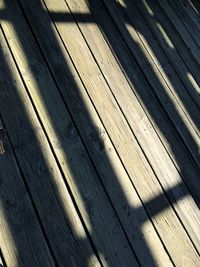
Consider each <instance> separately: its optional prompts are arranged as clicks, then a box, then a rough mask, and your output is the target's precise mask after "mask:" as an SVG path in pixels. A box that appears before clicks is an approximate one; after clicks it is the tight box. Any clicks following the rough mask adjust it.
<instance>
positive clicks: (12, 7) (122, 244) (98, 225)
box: [2, 2, 138, 266]
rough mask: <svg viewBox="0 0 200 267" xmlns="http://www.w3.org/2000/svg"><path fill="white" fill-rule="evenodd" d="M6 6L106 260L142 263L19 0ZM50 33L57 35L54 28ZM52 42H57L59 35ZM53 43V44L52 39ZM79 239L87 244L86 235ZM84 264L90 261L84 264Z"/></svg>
mask: <svg viewBox="0 0 200 267" xmlns="http://www.w3.org/2000/svg"><path fill="white" fill-rule="evenodd" d="M35 4H36V2H35ZM6 7H7V10H8V11H7V15H8V17H6V18H7V19H10V20H11V23H13V25H14V27H15V28H14V29H13V27H12V26H11V25H10V23H9V24H8V23H6V22H4V23H2V24H3V29H4V31H5V33H6V36H7V40H8V42H9V45H10V47H11V49H12V52H13V54H14V56H15V59H16V62H17V64H18V67H19V69H20V71H21V73H22V74H23V78H24V81H25V83H26V86H27V89H28V91H29V93H30V95H31V98H32V99H33V101H34V105H35V107H36V109H37V111H38V113H39V115H40V119H41V121H42V123H43V125H44V128H45V131H46V133H47V134H48V137H49V142H50V143H51V145H52V147H53V149H54V152H55V154H56V156H57V159H58V161H59V163H60V168H62V170H63V173H64V174H65V178H66V180H67V182H68V185H69V187H70V189H71V191H72V193H73V197H74V199H75V200H76V203H77V206H78V208H79V210H80V213H81V216H82V218H83V220H84V223H85V225H86V227H87V229H88V231H89V233H90V236H91V238H92V240H93V242H94V245H95V247H96V249H97V251H98V253H99V256H100V258H101V260H102V262H103V264H104V265H105V266H107V265H108V266H122V265H125V266H138V264H137V261H136V259H135V257H134V254H133V252H132V250H131V249H130V246H129V243H128V241H127V239H126V236H125V234H124V232H123V230H122V227H121V225H120V224H119V221H118V218H117V216H116V215H115V213H114V211H113V208H112V206H111V204H110V202H109V199H108V197H107V196H106V194H105V191H104V189H103V188H102V185H101V183H100V181H99V177H98V176H97V174H96V172H95V170H94V168H93V166H92V164H91V162H90V159H89V158H88V155H87V153H86V151H85V149H84V147H83V145H82V143H81V140H80V138H79V135H78V133H77V131H76V129H75V127H74V125H73V122H72V121H71V119H70V116H69V114H68V112H67V109H66V107H65V106H64V104H63V101H62V98H61V97H60V95H59V93H58V91H57V88H56V86H55V83H54V82H53V80H52V78H51V75H50V73H49V71H48V69H47V67H46V65H45V61H44V60H43V58H42V56H41V54H40V53H39V51H38V46H37V43H36V42H35V40H34V39H33V37H32V35H31V34H30V32H29V29H28V28H27V25H26V23H25V22H24V20H23V16H22V14H21V12H20V11H19V9H18V8H17V5H16V3H10V2H9V3H7V5H6ZM38 13H39V10H38V11H37V14H38ZM43 13H44V11H43ZM9 14H10V15H9ZM13 15H14V16H13ZM33 23H34V22H33ZM46 27H47V28H48V29H51V24H46ZM51 33H52V37H53V36H54V33H53V31H52V32H51ZM54 42H55V44H56V39H54ZM51 45H52V46H54V43H52V44H51ZM54 56H56V54H55V55H54ZM64 67H65V66H64ZM64 67H63V70H64V71H66V68H67V63H66V68H64ZM68 72H69V70H68ZM66 89H67V88H66ZM77 90H78V88H77ZM59 190H61V189H60V188H59ZM67 204H68V201H67V199H64V200H63V205H67ZM77 242H79V243H80V244H82V242H83V244H84V239H83V240H80V241H78V240H77ZM77 258H78V257H77ZM88 258H89V257H88ZM85 265H86V263H84V264H83V265H82V266H85Z"/></svg>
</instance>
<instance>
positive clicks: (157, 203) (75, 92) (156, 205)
mask: <svg viewBox="0 0 200 267" xmlns="http://www.w3.org/2000/svg"><path fill="white" fill-rule="evenodd" d="M5 3H6V8H8V9H10V3H8V1H5ZM22 3H23V1H22ZM22 5H23V4H22ZM37 9H38V12H40V10H39V9H41V10H42V9H43V7H42V5H40V2H39V1H38V2H37ZM90 10H91V13H92V14H93V13H94V14H96V12H95V10H94V6H93V3H92V4H90ZM17 15H19V14H17V12H16V16H17ZM7 16H8V15H6V16H5V15H4V16H3V18H4V19H5V18H6V17H7ZM57 17H58V19H59V15H57ZM63 17H64V15H63V16H61V19H62V20H63ZM69 17H70V18H71V16H69ZM70 18H68V16H67V17H66V22H68V19H69V20H70ZM28 19H31V18H28ZM86 19H88V18H86ZM18 20H19V18H18V19H17V18H14V17H12V16H9V21H10V22H11V23H12V25H13V26H14V28H15V31H16V33H17V36H18V38H19V40H20V41H21V46H22V48H23V51H24V54H25V55H26V58H27V61H28V62H29V64H30V69H31V72H32V74H33V76H34V77H35V78H36V80H37V83H38V87H39V88H40V93H41V97H42V99H43V100H44V103H45V106H46V108H47V110H48V111H49V113H50V114H51V113H52V107H51V101H50V99H48V97H47V95H46V92H45V90H44V86H45V83H42V82H41V81H40V80H39V79H37V77H38V69H37V68H36V66H33V65H32V64H31V62H32V61H33V58H30V52H29V51H28V49H29V48H28V46H27V44H26V43H25V42H24V36H23V31H22V29H21V25H18ZM80 20H81V21H85V18H83V17H82V15H81V16H80ZM89 22H92V20H91V18H89ZM99 25H100V27H101V28H102V29H103V30H104V33H105V34H106V33H107V31H106V30H105V25H104V24H103V22H102V23H101V24H100V23H99ZM30 26H31V25H30ZM32 30H33V34H34V29H33V28H32ZM46 33H48V35H47V36H49V37H50V36H51V40H53V45H54V48H55V51H57V57H58V58H59V64H60V65H59V68H58V69H57V71H56V72H54V71H55V70H54V69H53V70H51V71H52V75H53V76H54V79H55V83H56V84H57V87H58V88H59V87H60V86H59V84H58V80H59V79H61V81H65V82H66V83H67V85H68V89H67V90H66V94H67V97H68V99H69V100H68V101H71V103H73V106H74V107H73V108H74V109H72V108H71V109H72V110H68V111H69V113H70V115H71V119H72V121H73V122H74V123H75V124H76V125H78V123H80V122H78V121H79V120H80V119H81V120H82V124H83V125H84V124H85V123H86V122H87V128H89V129H90V132H91V136H92V137H93V139H94V140H95V142H96V143H97V147H98V149H97V151H95V153H97V154H99V156H100V157H99V158H100V159H101V160H102V163H101V164H105V162H106V169H107V170H108V174H109V175H110V176H111V178H109V177H108V178H109V179H111V180H112V181H114V182H115V184H116V188H118V194H119V195H120V198H121V199H122V202H123V203H125V206H126V210H127V211H128V213H131V214H133V215H134V216H135V218H138V217H139V218H141V219H140V223H141V225H139V229H137V231H136V233H135V234H136V235H138V236H139V238H138V240H137V242H138V243H139V247H141V248H143V251H142V252H140V253H143V255H144V259H142V258H139V257H138V256H137V253H138V252H136V248H134V247H133V249H134V250H135V251H134V253H133V254H132V257H133V258H134V255H135V254H136V258H137V259H138V261H139V262H140V261H142V260H143V261H144V262H146V264H148V265H150V266H157V264H156V262H155V261H154V258H153V254H152V251H151V248H149V247H148V244H147V243H146V242H145V240H143V238H141V237H142V230H141V226H142V224H143V223H144V222H146V220H147V219H148V216H147V215H146V212H145V211H144V209H143V207H142V206H141V207H139V208H133V207H131V206H130V205H129V203H128V201H127V199H126V196H125V195H124V193H123V191H122V189H121V185H120V184H118V182H117V181H118V177H117V176H116V174H115V171H114V170H113V166H112V164H111V163H110V160H109V158H108V157H107V155H106V153H104V154H103V156H102V150H103V149H104V143H103V142H102V140H101V139H100V138H99V132H98V131H97V129H96V127H95V126H94V125H93V122H92V119H91V117H90V114H89V113H88V110H87V108H86V107H85V104H84V101H83V99H82V96H81V94H80V93H79V88H78V86H77V84H76V82H75V81H74V79H73V77H72V75H71V71H70V69H69V68H68V63H67V62H66V60H65V57H64V56H63V54H62V52H61V49H60V45H59V44H58V41H57V38H56V36H55V35H54V32H53V31H52V25H51V24H46ZM127 34H128V33H127ZM36 37H37V36H36ZM37 38H40V37H37ZM107 38H109V39H108V40H109V41H110V44H112V40H111V39H110V33H109V34H107ZM112 47H113V49H114V51H115V52H116V54H117V50H116V49H115V46H114V45H113V46H112ZM44 49H48V47H41V50H42V52H43V53H44V54H45V55H46V53H45V51H44ZM47 51H48V50H47ZM47 53H48V52H47ZM118 57H119V60H120V62H121V64H122V66H123V67H124V69H126V66H125V65H123V60H122V59H121V57H120V56H119V55H118ZM47 63H48V62H47ZM57 67H58V66H57ZM50 68H51V67H50ZM61 68H62V71H61ZM7 72H8V73H9V70H8V71H7ZM127 75H129V74H128V73H127ZM10 79H11V80H12V77H11V75H10ZM133 83H134V82H133ZM60 93H61V94H63V92H60ZM16 97H17V96H16ZM166 97H167V96H166ZM63 99H64V101H65V102H67V101H66V97H65V96H63ZM19 102H20V100H19ZM68 103H69V102H68ZM77 103H78V105H79V109H80V111H79V112H81V113H82V114H84V116H83V117H81V116H80V114H79V113H78V112H76V113H75V112H74V111H75V110H76V108H77ZM144 103H145V105H146V106H147V108H148V110H149V112H151V108H150V106H149V104H148V103H146V102H144ZM4 105H5V104H4ZM68 106H69V104H68ZM19 110H23V107H20V108H19ZM2 114H3V116H4V117H5V123H6V116H8V114H7V113H5V112H4V111H3V112H2ZM153 115H155V114H153ZM23 116H24V118H25V121H26V125H25V128H26V127H27V126H28V129H29V132H30V134H31V136H32V135H33V136H34V132H33V130H32V129H31V128H32V127H31V125H28V120H29V119H28V118H26V111H23ZM77 118H78V119H77ZM153 118H154V119H155V121H156V117H154V116H153ZM51 121H52V125H53V127H54V129H55V131H56V135H57V136H58V139H59V140H60V144H59V145H60V146H61V147H62V149H63V150H64V151H65V155H66V158H67V159H68V161H69V162H71V163H70V166H69V167H70V170H71V173H73V177H74V180H75V183H76V185H77V187H78V191H79V192H80V195H81V196H82V200H83V201H84V202H85V203H84V206H85V207H86V209H87V212H88V214H90V223H91V225H92V231H91V232H90V233H89V234H90V236H91V242H92V245H93V248H94V250H95V251H98V253H99V254H101V253H102V254H103V257H105V258H107V264H108V266H113V259H111V257H112V255H109V253H108V250H106V249H105V247H106V246H105V247H103V246H102V247H98V245H97V244H98V240H97V234H96V233H95V231H96V223H95V221H94V218H93V216H98V215H99V214H101V216H104V217H106V216H108V214H107V213H108V212H109V211H108V210H103V211H102V210H100V209H97V210H96V211H95V213H96V215H95V214H93V213H94V210H93V209H94V207H96V206H98V207H99V205H96V204H95V203H96V202H95V201H96V200H95V199H94V198H93V197H92V198H89V201H87V200H88V194H86V188H84V187H83V185H82V182H81V179H82V175H81V174H80V173H79V172H77V168H76V164H74V163H73V162H72V161H71V159H72V158H73V155H70V151H69V149H67V148H66V143H65V141H64V137H63V135H61V134H60V131H59V126H58V122H57V120H56V117H54V116H53V115H52V117H51ZM62 123H63V125H64V124H65V121H63V122H62ZM6 127H7V128H8V132H9V133H10V138H11V141H12V142H13V143H15V142H16V140H15V139H12V138H13V137H12V134H11V132H12V129H11V128H10V126H6ZM16 127H17V126H16ZM77 127H78V126H77ZM67 128H68V131H66V132H65V134H66V136H67V137H68V138H69V137H70V136H71V140H70V142H72V141H73V139H74V138H75V142H76V139H77V138H78V137H77V136H76V135H75V137H74V134H73V136H72V135H71V131H72V129H74V125H73V124H70V127H67ZM161 130H162V129H161ZM73 131H74V130H73ZM75 131H78V133H79V134H80V136H81V140H82V142H83V143H84V142H86V137H87V136H86V135H84V133H82V132H80V131H79V128H78V129H76V130H75ZM19 136H20V134H19ZM49 141H50V142H51V140H49ZM168 141H170V144H171V146H172V147H173V149H174V150H173V152H174V153H175V152H176V149H175V148H174V146H175V144H174V143H173V142H172V141H173V140H171V139H170V140H168ZM22 143H23V140H22ZM33 143H34V144H36V148H35V151H37V153H39V155H40V160H41V162H45V158H43V157H42V155H41V153H40V147H39V145H37V139H36V138H34V141H33ZM84 149H85V150H86V151H87V153H88V154H89V155H90V158H89V161H90V160H91V161H93V159H92V152H91V151H88V148H87V147H86V146H85V148H84ZM28 152H29V151H27V153H26V154H25V155H24V156H23V157H27V159H28V158H29V155H28ZM17 153H19V152H17ZM84 155H86V154H84ZM175 155H176V158H177V159H179V158H180V157H179V154H178V153H175ZM16 156H17V157H18V154H16ZM21 156H22V155H21ZM35 157H36V158H38V156H36V154H35ZM76 160H77V159H76V158H73V161H75V162H76ZM178 162H180V167H182V166H181V164H182V162H181V160H180V161H179V160H178ZM20 164H21V163H20V161H19V165H20ZM29 164H30V165H32V164H31V162H30V161H29ZM88 164H89V163H87V162H85V161H83V162H82V165H83V166H84V168H88V167H87V166H88ZM95 164H97V162H95ZM48 168H49V167H48V166H46V167H45V170H46V169H47V170H48ZM90 168H92V169H94V166H93V167H91V166H90ZM182 169H183V168H181V170H182ZM96 171H97V170H95V173H96ZM22 172H24V179H27V178H26V175H27V173H26V170H25V169H22ZM97 172H98V171H97ZM92 173H93V171H92ZM100 176H101V175H100V174H99V176H98V175H96V174H95V175H94V177H95V183H97V184H100V185H101V186H103V185H102V184H101V181H100V179H99V178H101V177H100ZM47 178H48V179H49V182H50V184H51V187H52V188H54V192H55V195H56V199H57V200H56V201H57V202H58V203H59V206H60V210H61V213H62V216H64V218H65V219H64V221H65V222H67V225H68V226H69V229H73V226H72V225H71V224H70V220H69V218H68V216H67V214H66V212H65V209H64V207H62V205H63V204H62V199H60V197H59V192H58V190H57V186H56V184H54V183H53V180H54V178H53V177H51V174H50V173H47ZM27 184H28V186H29V190H30V194H31V196H32V198H33V200H34V194H35V192H33V191H31V187H32V186H33V184H30V181H27ZM103 187H104V186H103ZM182 187H184V185H182V184H180V185H178V186H177V187H174V188H172V189H170V190H169V192H166V194H167V195H169V194H172V192H173V191H174V192H176V191H180V192H183V191H182ZM68 189H69V186H68ZM94 189H95V188H94ZM192 189H194V188H192ZM104 190H106V188H104ZM102 192H103V191H102ZM41 193H42V194H44V193H45V192H44V191H43V190H41ZM102 195H103V196H104V197H105V199H106V200H107V201H108V202H109V197H108V196H106V195H105V194H104V193H102ZM183 196H184V195H182V194H181V195H179V198H180V199H181V198H182V197H183ZM195 196H196V200H197V201H198V194H195ZM75 200H76V199H75ZM75 200H74V201H75ZM91 200H92V201H91ZM178 200H179V199H178V198H176V199H175V200H174V202H176V201H178ZM144 204H145V208H146V211H147V213H148V210H150V209H152V207H153V210H152V212H151V216H155V215H156V214H158V213H160V212H161V211H163V210H164V209H166V208H168V205H169V203H168V201H166V196H165V195H164V194H163V195H160V196H158V198H157V199H153V200H152V201H150V202H149V203H144ZM46 208H47V209H48V205H47V207H46ZM102 208H103V207H102ZM52 209H53V208H52ZM77 209H79V207H78V204H77ZM55 210H56V208H55ZM43 212H44V211H42V212H41V213H40V214H39V216H40V217H41V218H42V217H43V215H42V213H43ZM116 213H117V210H116ZM112 215H113V216H116V217H118V215H114V214H113V213H112ZM55 216H57V217H58V218H60V216H59V215H55ZM54 219H55V218H52V224H53V223H54ZM132 219H133V218H132ZM119 220H121V218H119ZM43 223H44V222H43V219H42V224H43ZM137 224H138V222H136V227H138V225H137ZM61 225H62V224H61ZM119 225H120V224H119ZM133 225H134V220H133ZM64 226H65V227H66V225H64ZM118 227H119V228H120V229H121V230H119V231H121V232H123V231H126V230H125V229H123V225H120V226H118ZM51 231H52V228H51V225H50V226H49V228H48V229H46V227H45V229H44V233H46V235H47V238H48V235H49V233H50V232H51ZM70 232H72V231H70ZM106 233H107V232H106V229H105V234H106ZM54 235H56V232H55V233H54ZM126 238H127V239H129V238H130V237H129V236H128V234H127V235H126ZM73 239H74V240H75V243H76V244H77V246H78V251H76V253H75V252H72V255H77V254H78V255H79V253H80V252H79V249H80V250H81V247H82V246H83V243H84V240H81V239H80V238H77V237H74V236H73ZM56 242H58V246H59V240H57V241H56ZM110 242H111V243H112V240H110ZM52 243H53V242H52V241H50V244H49V246H50V247H51V246H52V248H51V249H52V253H53V254H54V256H55V259H56V261H57V262H59V256H62V258H64V259H66V258H68V257H69V255H68V256H67V257H64V256H63V255H59V253H60V254H62V253H64V251H63V252H59V253H58V252H56V251H55V249H54V247H53V245H52ZM69 243H70V242H69ZM70 244H71V243H70ZM128 244H129V245H131V244H130V242H128ZM104 245H105V244H104ZM67 246H69V245H67ZM118 246H119V247H118V250H117V252H116V253H117V254H118V253H119V252H120V253H121V254H122V255H126V253H125V252H124V251H119V248H120V245H118ZM115 248H117V247H115ZM69 254H71V253H69ZM128 255H131V253H130V252H129V254H128ZM115 256H116V259H117V260H119V259H118V258H117V257H118V255H115ZM139 256H141V254H139ZM87 257H89V256H87ZM87 257H86V259H85V257H84V256H83V261H82V263H80V262H76V263H74V262H73V260H71V262H70V261H69V262H68V263H66V266H87V261H88V259H87ZM73 259H74V258H73ZM140 264H143V263H142V262H140ZM116 265H117V266H120V262H116ZM121 266H122V265H121ZM127 266H128V265H127ZM130 266H133V265H130ZM143 266H145V265H144V264H143Z"/></svg>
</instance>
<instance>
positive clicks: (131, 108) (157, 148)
mask: <svg viewBox="0 0 200 267" xmlns="http://www.w3.org/2000/svg"><path fill="white" fill-rule="evenodd" d="M67 3H68V4H69V7H70V10H71V12H72V13H74V14H75V18H76V19H77V21H78V17H79V15H78V14H88V13H89V12H90V10H89V8H88V7H87V5H86V4H85V3H84V1H80V0H79V1H78V2H77V1H76V0H73V2H71V1H70V0H67ZM60 9H62V10H64V6H61V7H60ZM96 10H102V8H101V7H100V6H97V8H96ZM65 12H66V13H67V14H68V13H69V10H67V9H66V10H65ZM76 14H77V15H76ZM98 14H99V11H98ZM99 20H100V21H105V18H103V17H102V18H99ZM78 24H79V28H80V29H81V31H82V34H83V35H84V38H85V39H86V40H87V44H88V45H89V47H90V50H91V51H92V53H93V55H94V57H95V59H96V61H97V62H99V65H100V66H101V70H102V71H103V74H104V76H105V77H106V78H107V81H108V83H109V85H110V87H111V88H112V92H113V93H114V95H115V98H116V99H117V100H118V103H120V106H121V108H122V110H123V113H124V114H126V117H127V119H128V122H129V125H130V126H131V127H132V130H133V131H134V128H135V126H136V125H137V131H135V132H134V134H135V136H136V137H137V140H138V141H139V142H140V144H141V146H142V148H143V151H145V153H146V155H147V156H148V159H149V161H150V163H151V166H152V167H153V169H154V171H155V173H156V174H157V176H158V178H159V180H160V182H161V184H162V185H163V188H165V190H166V191H167V188H173V185H174V184H175V183H176V182H177V183H179V181H181V180H182V177H181V176H180V174H179V173H178V172H177V170H176V169H175V167H174V165H173V162H172V161H171V158H170V157H169V156H168V155H167V153H166V151H165V150H164V148H163V144H162V143H161V142H160V140H159V138H158V137H157V136H156V134H155V129H153V128H152V125H151V124H150V123H149V121H148V119H147V118H146V120H145V119H144V117H145V116H146V114H145V113H144V111H143V110H142V108H141V107H140V105H139V103H138V100H137V99H136V98H135V97H134V95H133V94H132V89H131V88H130V86H129V84H128V82H127V80H126V79H125V77H124V75H123V73H122V71H121V69H120V68H119V66H118V64H117V62H116V60H115V59H114V57H113V55H112V54H111V51H110V50H109V48H108V46H107V44H106V42H105V39H104V38H103V36H102V34H101V32H100V30H99V29H98V27H97V26H95V25H94V24H93V25H90V24H87V23H82V21H81V23H78ZM105 25H106V26H107V27H108V26H110V24H109V23H108V21H106V22H105ZM111 31H112V33H114V30H113V29H112V30H111ZM36 32H37V30H36ZM77 35H78V34H76V36H77ZM117 40H118V43H119V40H120V39H119V38H117ZM118 45H119V44H118ZM45 50H47V47H45V49H44V51H45ZM121 53H122V50H121ZM122 54H123V55H124V51H123V53H122ZM51 64H52V66H55V64H54V63H53V62H51ZM137 76H139V74H137ZM116 77H117V79H116ZM58 80H62V79H61V77H59V79H58ZM58 83H59V81H58ZM62 83H63V82H61V84H62ZM140 83H141V80H140ZM140 86H141V87H142V86H144V85H140ZM61 87H62V86H61ZM141 90H142V89H141ZM144 90H147V89H146V88H145V89H144ZM125 92H126V93H125ZM66 100H67V96H66ZM154 109H155V106H154ZM147 112H148V111H147ZM156 112H157V113H160V110H157V111H156ZM135 114H137V115H135ZM139 116H140V117H139ZM141 120H142V121H143V123H142V124H141V123H139V122H141ZM162 120H163V119H162ZM173 138H174V135H173ZM164 142H165V143H166V140H164V138H163V143H164ZM176 142H179V141H178V140H177V141H176ZM179 153H180V154H183V153H187V152H186V151H182V152H181V151H179ZM161 155H162V156H161ZM92 157H94V156H93V155H92ZM179 157H180V156H179ZM158 158H159V164H158ZM175 160H176V159H175ZM179 164H180V163H179ZM182 164H188V157H187V159H186V160H185V162H184V163H183V162H182ZM124 165H125V166H126V163H125V162H124ZM188 167H189V165H188ZM163 169H165V172H164V173H163ZM189 169H190V171H189V173H188V174H186V173H184V171H183V172H181V175H182V176H183V175H184V176H185V179H184V180H186V181H187V180H188V179H190V178H191V173H192V172H194V173H195V172H196V174H195V177H198V175H199V174H200V171H199V169H196V168H195V167H192V168H190V167H189ZM195 169H196V171H195ZM171 177H173V179H172V178H171ZM175 177H177V180H176V182H175V180H174V178H175ZM178 177H179V178H178ZM186 177H188V178H186ZM195 180H196V179H195ZM166 185H167V186H166ZM196 185H197V183H196V182H194V185H193V188H194V187H196ZM183 187H184V186H183ZM185 189H186V188H185ZM172 190H173V189H172ZM185 192H187V193H186V195H188V194H189V192H188V191H187V189H186V191H185ZM169 197H170V195H169ZM170 198H171V197H170ZM171 200H172V199H171ZM172 202H173V200H172ZM185 204H186V203H185ZM175 208H176V205H175ZM188 208H189V209H190V210H191V213H190V215H189V214H188ZM176 210H177V213H178V214H179V217H180V218H181V220H182V222H183V223H184V225H185V228H186V229H188V232H189V234H190V235H191V236H192V237H193V239H194V240H196V241H197V243H196V246H197V247H199V245H200V244H199V240H198V238H196V234H197V233H196V230H197V229H198V228H199V225H198V224H199V223H197V221H196V219H194V221H195V225H193V226H191V225H190V226H189V225H188V219H187V220H185V218H186V217H187V216H188V218H191V216H194V217H195V218H196V214H197V213H198V208H197V207H196V204H194V203H193V204H192V203H187V204H186V206H185V207H184V206H179V208H176ZM184 210H185V212H184V215H183V214H182V213H183V211H184ZM194 210H196V212H195V211H194ZM192 214H193V215H192ZM196 223H197V224H196ZM188 226H189V228H188ZM191 230H192V231H191ZM196 241H195V242H196Z"/></svg>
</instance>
